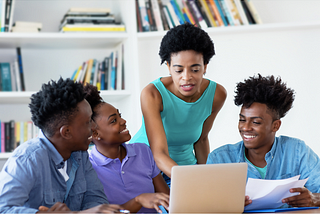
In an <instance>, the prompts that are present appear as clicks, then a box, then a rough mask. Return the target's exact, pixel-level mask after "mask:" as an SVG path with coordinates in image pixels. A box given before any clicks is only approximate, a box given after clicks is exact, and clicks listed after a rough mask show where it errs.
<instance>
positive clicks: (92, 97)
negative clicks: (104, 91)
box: [84, 84, 105, 120]
mask: <svg viewBox="0 0 320 214" xmlns="http://www.w3.org/2000/svg"><path fill="white" fill-rule="evenodd" d="M84 91H85V93H86V95H85V99H86V100H87V101H88V103H89V104H90V106H91V109H92V119H93V120H95V118H96V117H97V116H98V113H97V111H96V110H97V108H99V107H100V106H101V104H102V103H105V102H104V101H103V99H102V97H101V96H100V91H99V90H98V88H97V87H96V86H93V85H90V84H86V85H85V86H84Z"/></svg>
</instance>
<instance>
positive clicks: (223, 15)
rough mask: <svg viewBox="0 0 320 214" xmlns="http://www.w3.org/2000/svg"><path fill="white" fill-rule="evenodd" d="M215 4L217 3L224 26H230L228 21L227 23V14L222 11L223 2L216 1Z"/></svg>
mask: <svg viewBox="0 0 320 214" xmlns="http://www.w3.org/2000/svg"><path fill="white" fill-rule="evenodd" d="M214 3H216V6H217V9H218V11H219V14H220V16H221V19H222V21H223V24H224V26H228V25H229V23H228V21H227V18H226V16H225V13H224V11H223V9H222V6H221V0H214Z"/></svg>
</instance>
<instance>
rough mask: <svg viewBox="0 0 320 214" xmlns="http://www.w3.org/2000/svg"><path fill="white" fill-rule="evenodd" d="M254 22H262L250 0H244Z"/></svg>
mask: <svg viewBox="0 0 320 214" xmlns="http://www.w3.org/2000/svg"><path fill="white" fill-rule="evenodd" d="M244 1H245V2H246V5H247V7H248V9H249V11H250V13H251V15H252V17H253V19H254V21H255V23H256V24H262V20H261V17H260V15H259V13H258V11H257V9H256V7H255V6H254V4H253V2H252V1H251V0H244Z"/></svg>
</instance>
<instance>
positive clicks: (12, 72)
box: [10, 62, 17, 91]
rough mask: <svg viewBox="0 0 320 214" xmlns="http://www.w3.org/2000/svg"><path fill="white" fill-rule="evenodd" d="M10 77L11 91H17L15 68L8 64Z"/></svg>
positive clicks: (12, 64)
mask: <svg viewBox="0 0 320 214" xmlns="http://www.w3.org/2000/svg"><path fill="white" fill-rule="evenodd" d="M10 75H11V90H12V91H17V78H16V72H15V66H14V63H13V62H12V63H10Z"/></svg>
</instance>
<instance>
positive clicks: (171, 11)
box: [166, 2, 180, 26]
mask: <svg viewBox="0 0 320 214" xmlns="http://www.w3.org/2000/svg"><path fill="white" fill-rule="evenodd" d="M166 7H167V9H168V13H169V16H170V17H171V19H172V20H173V23H174V26H178V25H180V21H179V18H178V16H177V14H176V13H175V12H174V9H173V6H172V3H171V2H168V3H167V4H166Z"/></svg>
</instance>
